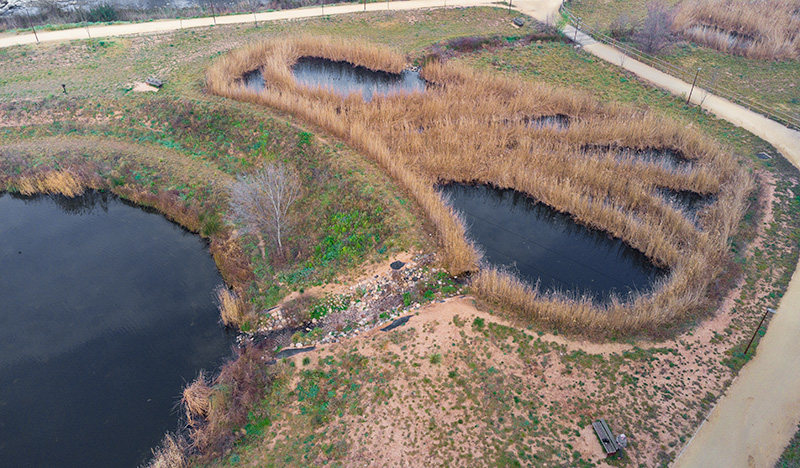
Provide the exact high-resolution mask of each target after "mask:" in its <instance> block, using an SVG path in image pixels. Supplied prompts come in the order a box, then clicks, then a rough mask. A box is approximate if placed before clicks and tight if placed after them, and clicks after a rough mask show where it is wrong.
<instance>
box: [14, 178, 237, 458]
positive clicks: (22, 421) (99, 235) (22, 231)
mask: <svg viewBox="0 0 800 468" xmlns="http://www.w3.org/2000/svg"><path fill="white" fill-rule="evenodd" d="M0 220H2V221H1V222H0V265H2V266H3V270H2V273H0V275H2V278H0V297H2V301H0V336H2V339H0V373H2V376H3V379H2V381H0V460H2V463H0V465H2V466H8V467H15V468H26V467H41V466H53V467H55V466H57V467H61V468H66V467H89V466H91V467H121V468H134V467H136V466H138V465H139V464H141V463H143V462H145V461H147V459H148V458H149V456H150V448H151V447H153V446H155V445H157V444H158V443H159V441H160V440H161V438H162V437H163V435H164V433H165V432H166V431H174V430H176V429H177V428H178V417H177V414H176V403H177V402H178V400H179V399H180V395H181V391H182V388H183V386H184V384H185V382H187V381H190V380H192V379H193V378H194V377H196V375H197V372H198V371H199V370H200V369H209V370H212V369H215V368H216V367H218V366H219V365H220V364H222V363H223V362H224V361H225V360H226V358H228V357H230V356H231V346H232V344H233V338H234V336H233V334H232V333H231V332H227V331H226V330H225V329H224V328H223V327H222V326H221V325H220V324H219V314H218V312H217V310H216V307H215V305H214V301H213V289H214V287H215V285H217V284H219V283H221V282H222V278H221V277H220V275H219V273H218V271H217V269H216V266H215V264H214V261H213V259H212V258H211V256H210V254H209V252H208V248H207V246H206V243H205V242H204V241H203V240H202V239H201V238H200V237H198V236H196V235H193V234H191V233H189V232H188V231H185V230H184V229H182V228H181V227H179V226H177V225H175V224H173V223H171V222H169V221H168V220H167V219H165V218H164V217H163V216H161V215H158V214H155V213H151V212H147V211H145V210H143V209H141V208H139V207H136V206H133V205H131V204H128V203H126V202H123V201H122V200H120V199H118V198H117V197H115V196H113V195H109V194H107V193H98V192H92V193H89V194H87V195H85V196H83V197H78V198H74V199H70V198H66V197H61V196H36V197H21V196H17V195H11V194H7V193H6V194H3V193H0Z"/></svg>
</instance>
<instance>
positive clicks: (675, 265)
mask: <svg viewBox="0 0 800 468" xmlns="http://www.w3.org/2000/svg"><path fill="white" fill-rule="evenodd" d="M303 56H312V57H321V58H328V59H333V60H344V61H349V62H352V63H356V64H359V65H362V66H365V67H367V68H371V69H374V70H389V71H397V70H399V69H401V68H402V65H403V58H402V56H400V55H399V54H397V53H394V52H392V51H390V50H388V49H383V48H379V47H375V46H374V45H371V44H366V43H363V42H356V43H349V42H343V41H341V40H328V39H327V38H320V37H317V38H314V39H313V40H310V39H308V38H283V39H276V40H271V41H265V42H260V43H257V44H252V45H250V46H247V47H244V48H241V49H237V50H234V51H232V52H230V53H229V54H228V55H226V56H224V57H222V58H220V59H219V60H217V61H216V62H215V63H214V64H213V65H212V66H211V67H210V68H209V69H208V71H207V75H206V85H207V88H208V90H209V91H211V92H212V93H215V94H218V95H222V96H226V97H230V98H233V99H237V100H241V101H247V102H253V103H259V104H264V105H268V106H270V107H274V108H277V109H280V110H283V111H287V112H290V113H292V114H294V115H297V116H299V117H301V118H303V119H304V120H306V121H308V122H312V123H314V124H316V125H319V126H320V127H322V128H323V129H324V130H325V131H327V132H329V133H331V134H333V135H335V136H337V137H339V138H341V139H342V140H344V141H346V142H348V143H349V144H350V145H352V146H353V147H355V148H357V149H358V150H360V151H361V152H362V153H363V154H365V155H367V156H368V157H370V158H372V159H374V160H375V161H377V162H378V163H379V164H380V165H381V166H382V167H383V168H384V170H386V171H387V172H388V173H389V174H390V175H391V176H392V177H393V178H394V179H395V180H397V181H399V182H400V184H401V185H402V187H403V188H404V189H405V190H406V191H407V192H408V193H409V194H410V195H411V196H412V197H413V198H414V200H415V201H416V202H417V204H418V205H419V206H420V207H421V208H422V209H423V210H424V212H425V214H426V215H427V217H428V218H429V219H430V220H431V221H432V222H433V223H434V225H435V226H436V229H437V233H438V238H439V241H440V243H441V246H442V252H443V260H444V263H445V266H446V267H447V268H448V269H449V271H450V272H451V273H453V274H460V273H464V272H467V271H476V270H478V267H479V265H480V262H481V255H480V253H479V252H478V250H477V249H476V248H475V246H474V245H473V244H472V243H471V242H470V241H469V240H468V239H467V236H466V229H465V227H464V224H463V222H461V220H460V219H459V217H458V215H457V213H455V212H454V210H453V209H452V208H451V207H450V206H448V204H447V203H446V202H445V201H444V200H442V198H441V196H440V195H439V193H438V192H437V191H436V189H435V186H436V184H437V183H440V182H450V181H454V182H467V183H484V184H491V185H494V186H496V187H500V188H513V189H515V190H519V191H522V192H524V193H526V194H528V195H530V196H532V197H533V198H535V199H536V200H539V201H541V202H543V203H545V204H547V205H549V206H551V207H553V208H555V209H557V210H559V211H562V212H565V213H569V214H570V215H571V216H572V217H573V218H574V219H575V220H576V221H578V222H580V223H582V224H584V225H586V226H588V227H591V228H596V229H601V230H604V231H606V232H608V233H610V234H611V235H612V236H614V237H617V238H620V239H622V240H624V241H625V242H626V243H628V244H629V245H630V246H632V247H634V248H636V249H638V250H640V251H641V252H643V253H644V254H645V255H647V256H648V257H649V258H650V259H652V260H653V262H655V263H656V264H657V265H659V266H662V267H666V268H669V270H670V274H669V275H668V276H667V278H666V279H664V280H663V281H662V282H661V283H660V284H659V285H658V286H657V288H655V289H654V291H653V292H652V293H649V294H643V295H638V296H637V297H636V298H634V299H628V300H626V301H622V300H619V299H613V300H611V301H610V302H609V303H608V304H606V305H602V306H601V305H597V304H594V303H593V302H592V301H591V300H589V299H588V298H575V297H568V296H564V295H558V294H554V293H550V294H540V293H539V292H538V291H536V290H535V288H533V287H531V286H529V285H525V284H523V283H521V282H519V281H518V280H515V279H513V278H512V277H511V276H509V275H507V274H505V273H502V272H499V271H495V270H492V269H486V268H484V269H483V270H481V272H480V273H479V274H478V275H477V277H476V278H475V280H474V281H473V286H474V287H475V289H476V290H477V291H478V292H479V293H481V294H483V295H485V296H486V297H489V298H491V299H494V300H497V301H499V302H502V303H504V304H505V305H506V306H507V307H508V308H509V309H510V310H516V311H519V315H520V317H522V318H525V319H536V320H540V321H547V322H550V323H553V324H554V325H557V326H566V327H571V328H575V329H578V328H583V329H586V328H592V329H594V328H597V329H604V330H634V329H641V328H643V327H648V326H653V325H656V324H662V323H666V322H668V321H670V320H674V319H675V318H677V317H680V316H683V315H685V314H687V313H692V312H695V311H697V310H698V309H700V308H704V307H707V306H708V305H709V304H708V301H707V299H706V298H705V297H706V294H705V292H706V290H707V287H708V285H709V284H710V282H711V281H712V280H713V278H714V277H715V276H716V275H718V274H719V272H720V271H721V269H722V268H724V265H725V262H726V258H727V257H726V252H727V243H728V238H729V236H730V235H731V234H732V232H733V230H734V229H735V227H736V226H737V225H738V222H739V220H740V219H741V216H742V213H743V212H744V210H745V209H746V206H747V205H746V200H747V195H748V194H749V192H750V191H751V190H752V177H751V176H750V175H748V174H747V173H745V172H744V171H743V170H742V169H741V168H740V167H739V166H738V164H737V162H736V161H735V160H734V159H733V158H732V157H731V156H730V155H729V154H727V153H726V152H724V151H722V150H721V148H719V147H718V146H717V145H716V144H715V143H713V142H711V141H710V140H709V139H707V138H705V137H704V136H702V135H701V134H700V133H699V132H697V131H696V130H693V129H692V128H690V127H687V126H686V125H684V124H682V123H680V122H676V121H671V120H665V119H663V118H662V117H659V116H656V115H654V114H651V113H648V112H644V111H640V110H636V109H632V108H629V107H624V106H620V105H615V104H600V103H599V102H597V101H596V100H595V99H593V98H592V97H590V96H589V95H587V94H584V93H580V92H575V91H567V90H563V89H557V88H553V87H551V86H547V85H544V84H537V83H519V82H516V81H512V80H510V79H506V78H503V77H499V76H496V75H493V74H489V73H485V72H478V71H475V70H472V69H467V68H464V67H459V66H454V65H452V64H444V63H440V62H430V63H428V64H427V65H425V66H424V67H423V69H422V70H421V73H422V76H423V77H424V78H425V79H426V80H427V81H428V82H429V86H428V90H427V91H426V92H425V93H424V94H423V93H412V94H407V95H392V96H377V97H373V100H372V101H370V102H365V101H364V100H363V98H362V97H361V96H360V95H358V94H355V95H350V96H348V97H345V98H342V97H341V96H338V95H336V94H334V93H333V92H331V91H329V90H325V89H312V88H306V87H302V86H299V85H297V84H296V83H295V81H294V79H293V78H292V74H291V66H292V64H294V63H295V61H296V60H297V59H298V58H300V57H303ZM252 70H260V71H261V73H262V75H263V77H264V80H265V88H264V90H263V91H261V92H257V91H254V90H251V89H248V88H247V87H245V86H244V85H243V83H242V81H241V77H242V75H243V74H245V73H247V72H250V71H252ZM552 115H563V116H567V117H568V118H569V121H570V124H569V126H568V127H567V128H566V129H560V130H556V129H553V128H547V127H541V128H539V127H535V126H531V125H530V124H529V122H530V120H531V119H536V118H539V117H543V116H552ZM621 148H626V149H629V150H631V151H632V150H645V149H659V150H666V149H668V150H672V151H674V152H676V153H677V154H679V155H680V156H682V157H683V158H684V159H685V162H682V163H672V164H667V163H654V162H653V161H646V160H643V159H642V158H640V157H637V156H635V155H634V154H633V153H632V152H630V151H629V152H628V153H622V154H621V153H620V151H619V149H621ZM658 188H669V189H673V190H690V191H694V192H697V193H700V194H713V195H715V196H717V197H718V199H719V200H720V202H722V201H723V200H724V201H725V203H726V205H722V204H721V203H716V204H715V205H714V208H712V209H710V210H709V212H708V213H706V214H704V215H702V216H701V217H700V219H699V225H700V227H699V228H698V226H697V225H696V224H695V223H694V222H693V221H691V220H689V219H687V217H686V216H685V215H684V214H683V213H681V212H680V211H678V210H676V209H675V208H674V207H673V206H671V205H670V204H669V203H668V202H667V201H666V200H664V199H663V198H662V197H660V196H659V195H658V194H657V190H658Z"/></svg>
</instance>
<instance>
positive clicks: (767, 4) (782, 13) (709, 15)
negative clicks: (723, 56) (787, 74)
mask: <svg viewBox="0 0 800 468" xmlns="http://www.w3.org/2000/svg"><path fill="white" fill-rule="evenodd" d="M672 28H673V30H675V31H677V32H680V33H682V34H683V35H684V36H686V37H687V38H689V39H691V40H693V41H695V42H698V43H700V44H704V45H707V46H709V47H712V48H714V49H717V50H719V51H721V52H729V53H734V54H738V55H743V56H745V57H748V58H753V59H766V60H794V59H798V58H800V1H798V0H755V1H747V0H687V1H684V2H682V3H681V4H680V5H679V6H678V8H677V11H676V14H675V18H674V19H673V23H672Z"/></svg>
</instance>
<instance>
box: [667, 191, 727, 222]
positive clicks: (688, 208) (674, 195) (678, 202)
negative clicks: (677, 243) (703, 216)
mask: <svg viewBox="0 0 800 468" xmlns="http://www.w3.org/2000/svg"><path fill="white" fill-rule="evenodd" d="M656 193H657V194H658V195H659V196H660V197H661V198H662V199H664V201H666V202H667V203H669V204H670V205H672V206H673V208H675V209H676V210H679V211H681V212H683V213H684V214H685V215H686V217H688V218H689V219H690V220H693V221H694V220H696V219H697V215H698V214H699V213H700V212H701V211H703V210H705V209H706V208H708V206H709V205H711V204H712V203H714V202H715V201H716V197H714V196H713V195H700V194H699V193H696V192H692V191H689V190H673V189H669V188H665V187H658V188H657V189H656Z"/></svg>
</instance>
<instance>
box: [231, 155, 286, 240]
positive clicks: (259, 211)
mask: <svg viewBox="0 0 800 468" xmlns="http://www.w3.org/2000/svg"><path fill="white" fill-rule="evenodd" d="M299 197H300V181H299V178H298V177H297V174H296V173H295V172H294V171H292V170H291V169H289V168H287V167H286V166H285V165H283V164H280V163H275V164H270V165H268V166H267V167H266V168H264V169H262V170H260V171H258V172H255V173H253V174H248V175H243V176H239V178H238V180H237V182H236V183H234V184H233V185H232V186H231V202H230V203H231V214H232V217H233V218H234V220H235V221H236V222H238V223H241V224H242V226H243V227H244V230H245V232H250V233H252V234H255V235H258V236H260V235H261V234H262V233H263V232H266V233H267V234H268V235H269V236H270V237H271V238H272V240H273V241H274V242H275V244H276V245H277V247H278V251H279V252H280V253H281V255H282V254H283V238H284V236H285V235H286V234H287V233H288V232H289V231H290V229H291V227H292V224H293V223H292V216H291V213H290V210H291V208H292V205H293V204H294V203H295V202H296V201H297V199H298V198H299Z"/></svg>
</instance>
